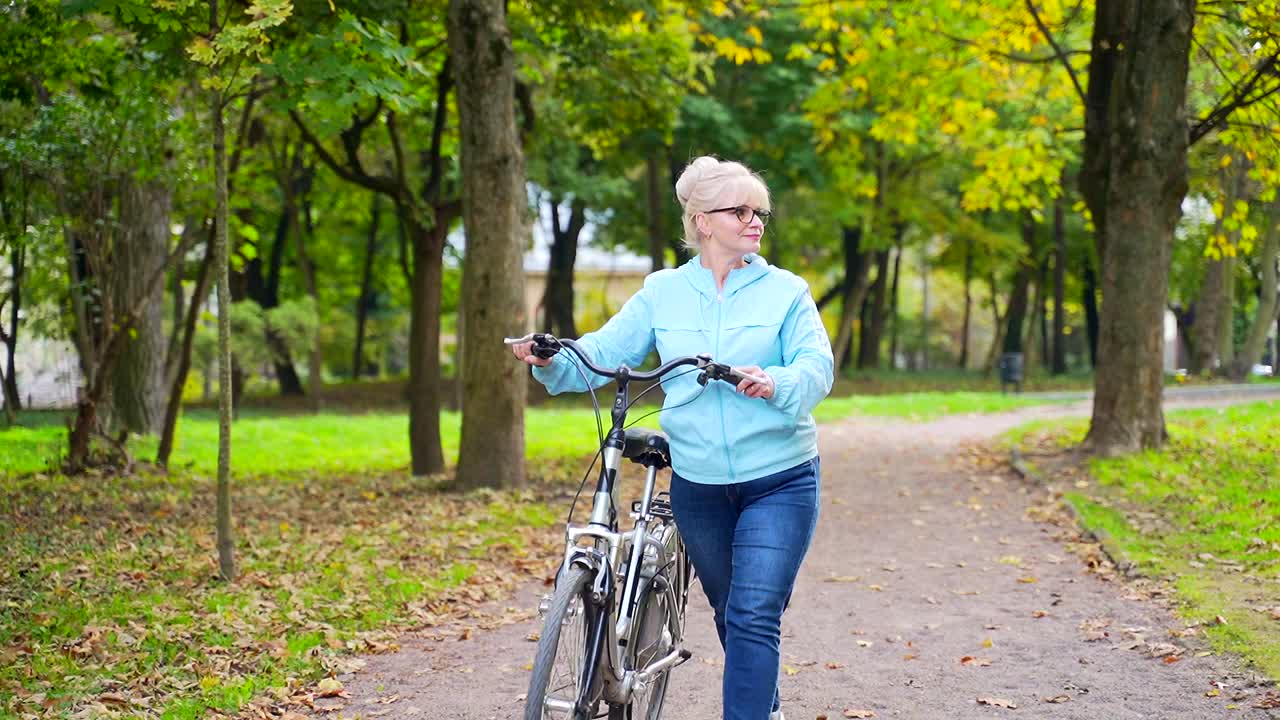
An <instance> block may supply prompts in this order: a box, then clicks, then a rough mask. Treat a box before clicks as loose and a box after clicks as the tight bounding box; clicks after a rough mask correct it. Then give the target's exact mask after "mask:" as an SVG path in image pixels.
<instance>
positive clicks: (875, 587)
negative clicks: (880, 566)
mask: <svg viewBox="0 0 1280 720" xmlns="http://www.w3.org/2000/svg"><path fill="white" fill-rule="evenodd" d="M867 587H868V588H871V589H872V590H874V591H876V592H883V591H884V588H883V587H881V586H879V585H875V584H872V585H868V586H867Z"/></svg>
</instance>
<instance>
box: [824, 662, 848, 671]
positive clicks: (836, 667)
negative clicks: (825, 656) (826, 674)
mask: <svg viewBox="0 0 1280 720" xmlns="http://www.w3.org/2000/svg"><path fill="white" fill-rule="evenodd" d="M842 667H848V666H847V665H845V664H844V663H842V662H834V661H833V662H829V663H827V669H828V670H839V669H840V668H842Z"/></svg>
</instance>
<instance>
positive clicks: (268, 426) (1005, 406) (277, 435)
mask: <svg viewBox="0 0 1280 720" xmlns="http://www.w3.org/2000/svg"><path fill="white" fill-rule="evenodd" d="M575 402H577V403H578V404H577V405H569V404H567V403H566V404H556V403H551V404H547V405H543V406H540V407H531V408H529V409H528V411H527V412H526V413H525V430H526V431H525V442H526V451H527V455H528V458H529V460H530V461H531V462H532V463H533V464H534V466H535V467H542V466H544V465H545V464H547V463H556V462H561V461H563V460H564V459H565V458H572V459H576V458H578V457H580V456H581V455H584V454H589V453H590V448H594V447H595V446H596V442H597V441H596V424H595V416H594V414H593V412H592V411H591V409H590V408H589V407H582V406H581V404H580V403H581V399H580V398H579V399H578V400H577V401H575ZM601 402H602V403H603V404H605V405H606V407H604V412H605V413H606V415H605V422H606V423H607V422H608V415H607V413H608V407H607V403H608V402H609V397H608V396H607V395H602V397H601ZM1047 402H1054V401H1050V400H1046V399H1043V398H1035V397H1026V396H1020V395H1016V394H1008V395H1005V394H1001V393H999V392H968V391H959V392H911V393H903V394H898V395H877V394H872V395H846V396H843V397H841V396H836V395H833V396H831V397H828V398H827V399H825V400H823V402H822V403H821V404H819V405H818V407H817V409H816V410H815V411H814V416H815V418H816V419H817V420H818V422H831V421H835V420H841V419H844V418H848V417H852V416H874V417H895V418H906V419H911V420H917V421H928V420H934V419H937V418H939V417H942V416H944V415H948V414H955V413H991V412H1003V411H1007V410H1012V409H1016V408H1019V407H1026V406H1030V405H1037V404H1044V403H1047ZM652 409H654V408H652V407H644V408H641V407H639V406H638V407H637V409H636V410H635V411H633V412H632V416H631V419H633V420H634V419H638V418H639V417H640V414H642V412H648V411H649V410H652ZM644 422H645V423H646V424H649V425H653V426H656V424H657V418H656V417H654V416H650V417H649V418H647V419H646V420H645V421H644ZM460 428H461V416H460V415H459V414H458V413H456V412H452V411H447V410H446V411H444V412H442V413H441V415H440V430H441V443H442V444H443V446H444V452H445V457H446V458H449V459H450V461H452V460H454V459H456V457H457V453H458V439H459V430H460ZM231 432H232V462H233V467H235V468H237V475H243V474H257V475H280V474H284V475H328V474H334V473H357V472H374V473H380V472H392V471H398V470H404V469H407V468H408V466H409V449H408V445H407V443H406V441H405V439H406V438H407V437H408V434H409V421H408V417H407V416H406V415H405V414H404V413H403V412H379V411H372V412H362V413H338V412H324V413H318V414H302V413H297V414H295V413H289V412H285V411H282V410H279V409H276V408H270V409H267V408H257V409H255V408H246V409H245V410H244V411H242V413H241V416H240V418H239V419H238V420H236V422H235V423H233V425H232V431H231ZM66 433H67V430H66V421H65V413H62V412H53V411H43V412H41V411H29V412H23V413H21V414H20V415H19V418H18V424H17V425H15V426H13V427H11V428H7V429H5V430H0V473H11V474H18V475H22V474H30V473H36V472H42V471H45V470H47V469H49V468H50V467H51V465H53V464H54V463H56V462H57V461H58V460H60V459H61V458H62V457H63V456H64V454H65V451H66V448H65V445H66ZM129 447H130V451H131V452H132V453H133V455H134V456H135V457H136V458H139V459H151V458H153V457H155V450H156V439H155V438H150V437H143V438H137V439H135V440H133V441H131V443H130V445H129ZM583 448H587V449H588V450H587V451H585V452H584V450H583ZM217 459H218V423H217V412H216V411H214V410H210V409H207V408H195V409H189V410H187V411H186V412H185V414H184V416H183V418H182V420H181V421H180V422H179V424H178V430H177V438H176V442H175V449H174V453H173V457H172V459H171V462H170V464H171V465H172V466H173V467H177V468H184V469H189V470H191V471H193V472H195V473H199V474H205V475H211V474H213V473H214V472H215V471H216V469H217Z"/></svg>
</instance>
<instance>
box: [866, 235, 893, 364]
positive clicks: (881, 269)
mask: <svg viewBox="0 0 1280 720" xmlns="http://www.w3.org/2000/svg"><path fill="white" fill-rule="evenodd" d="M888 297H889V251H888V250H887V249H886V250H877V251H876V280H875V282H874V283H872V284H871V292H870V295H869V296H868V298H867V300H866V302H865V303H864V305H865V307H866V312H865V313H864V315H865V317H864V318H863V321H862V332H861V333H860V334H859V343H858V367H859V368H878V367H880V345H881V344H882V343H881V340H883V339H884V325H885V302H886V301H887V299H888Z"/></svg>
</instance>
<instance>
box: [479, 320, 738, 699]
mask: <svg viewBox="0 0 1280 720" xmlns="http://www.w3.org/2000/svg"><path fill="white" fill-rule="evenodd" d="M531 340H532V341H533V343H534V350H533V352H534V355H536V356H538V357H541V358H549V357H551V356H553V355H555V354H556V353H557V352H560V351H561V350H562V349H568V350H570V351H571V352H572V353H573V354H574V355H576V356H577V358H578V360H580V361H581V365H580V366H578V372H579V373H580V374H582V376H583V379H584V380H587V377H586V375H585V373H583V371H582V367H583V366H585V367H586V368H587V369H588V370H590V371H591V372H593V373H595V374H596V375H599V376H602V377H606V378H611V379H613V380H614V381H615V382H616V383H617V391H616V394H615V397H614V401H613V408H612V411H611V413H610V415H611V417H612V420H613V425H612V427H611V429H610V430H609V433H608V435H607V436H604V432H603V429H601V431H600V434H601V435H602V436H604V437H602V441H601V445H600V450H599V451H598V452H597V453H596V458H597V459H599V458H601V457H603V463H602V465H601V469H600V475H599V480H598V481H597V484H596V490H595V494H594V496H593V500H592V506H591V516H590V518H589V520H588V522H587V524H586V525H574V524H573V521H572V518H573V510H572V509H571V510H570V513H569V520H568V522H567V523H566V529H565V539H566V543H565V555H564V561H563V563H562V564H561V567H560V571H559V572H558V573H557V575H556V581H555V590H554V592H553V593H551V594H550V595H547V596H544V597H543V599H542V602H541V603H540V604H539V608H538V609H539V612H540V614H541V615H542V616H543V629H542V634H541V636H540V637H539V639H538V649H537V654H536V655H535V658H534V663H533V674H532V677H531V678H530V680H529V692H528V695H527V696H526V700H525V715H524V717H525V720H548V719H551V718H569V719H570V720H588V719H589V718H596V717H605V716H606V715H607V717H608V718H609V720H658V718H659V716H660V714H661V713H662V705H663V701H664V699H665V698H666V691H667V681H668V679H669V674H670V671H671V670H672V669H673V668H675V667H676V666H678V665H680V664H682V663H684V662H685V661H687V660H688V659H689V658H690V656H691V653H690V652H689V651H688V650H687V649H685V648H684V647H683V644H682V641H683V638H684V615H685V609H686V607H687V606H688V599H689V585H690V582H691V581H692V575H693V569H692V566H691V565H690V563H689V559H688V557H687V556H686V555H685V551H684V545H683V543H682V541H681V539H680V532H679V530H678V529H677V528H676V524H675V519H674V517H673V515H672V512H671V501H670V495H669V494H668V493H665V492H663V493H659V494H657V495H655V494H654V488H655V485H656V481H657V474H658V471H659V470H663V469H666V468H669V467H671V450H670V446H669V443H668V439H667V436H666V435H665V434H663V433H662V432H659V431H656V430H648V429H643V428H629V427H627V426H626V418H627V411H628V410H629V409H630V407H631V405H632V404H633V401H632V400H631V399H630V383H631V382H632V381H641V382H644V381H651V380H656V381H658V382H657V383H655V384H654V386H656V385H657V384H659V383H660V382H661V381H662V379H663V376H664V375H666V374H667V373H669V372H671V371H672V370H675V369H676V368H680V367H685V366H693V369H692V370H689V371H686V372H694V371H697V372H699V373H700V374H699V376H698V378H697V379H698V383H699V384H700V385H702V386H704V387H705V386H706V384H707V382H709V381H711V380H723V381H725V382H729V383H732V384H733V385H735V386H737V385H738V384H739V383H740V382H741V381H742V380H744V379H746V378H748V377H749V376H747V375H744V374H743V373H740V372H738V371H737V370H734V369H733V368H731V367H729V366H728V365H725V364H723V363H717V362H714V361H712V359H711V356H710V355H705V354H703V355H697V356H687V357H680V358H676V359H673V360H670V361H668V362H666V363H663V364H662V365H661V366H659V367H658V368H656V369H654V370H651V371H649V372H636V371H633V370H632V369H631V368H628V367H627V366H625V365H623V366H621V367H619V368H617V369H616V370H609V369H607V368H602V367H599V366H597V365H596V364H595V363H593V362H592V361H591V359H590V358H589V357H587V354H586V353H585V352H583V350H582V349H581V347H579V346H578V344H577V343H575V342H574V341H572V340H567V339H559V338H556V337H554V336H552V335H549V334H546V333H533V334H530V335H526V336H525V337H523V338H506V339H505V340H504V342H505V343H506V344H508V345H516V344H520V343H526V342H529V341H531ZM751 379H753V380H754V379H755V378H751ZM587 386H588V387H590V382H589V381H588V382H587ZM654 386H651V387H650V388H647V389H645V390H644V391H643V392H642V393H640V395H637V396H636V399H637V400H638V399H639V398H640V397H641V396H642V395H643V394H644V393H645V392H648V391H649V390H650V389H652V387H654ZM699 394H701V393H699ZM592 400H593V402H594V401H595V395H594V391H592ZM596 418H597V423H599V420H600V418H599V406H598V404H597V405H596ZM623 459H627V460H631V461H632V462H635V463H638V464H640V465H642V466H644V468H645V479H644V489H643V490H642V491H641V494H640V499H639V500H637V501H635V502H634V503H633V504H632V506H631V514H630V516H631V518H632V519H634V521H635V523H634V525H633V526H632V528H631V529H630V530H627V531H625V532H623V531H620V530H619V527H618V513H617V507H618V494H619V483H618V482H617V476H618V471H619V468H620V466H621V461H622V460H623ZM594 466H595V460H592V464H591V467H589V468H588V469H587V477H589V476H590V473H591V468H592V467H594ZM585 483H586V477H584V478H583V484H584V485H585ZM579 492H581V488H579ZM576 504H577V497H575V498H574V505H575V506H576ZM619 592H620V593H621V594H620V595H619ZM602 705H603V706H604V708H605V712H604V713H603V714H601V706H602Z"/></svg>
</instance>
